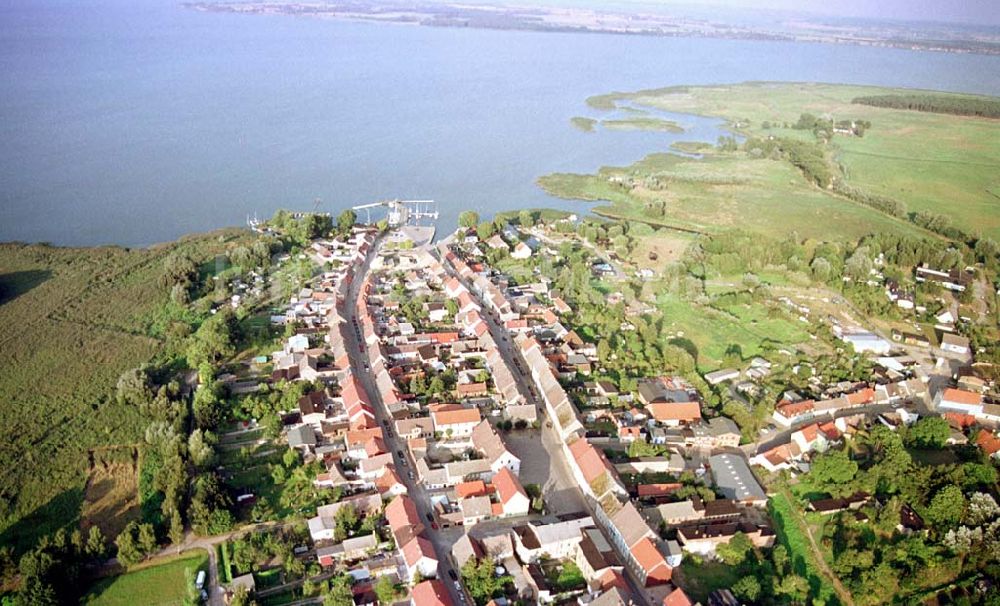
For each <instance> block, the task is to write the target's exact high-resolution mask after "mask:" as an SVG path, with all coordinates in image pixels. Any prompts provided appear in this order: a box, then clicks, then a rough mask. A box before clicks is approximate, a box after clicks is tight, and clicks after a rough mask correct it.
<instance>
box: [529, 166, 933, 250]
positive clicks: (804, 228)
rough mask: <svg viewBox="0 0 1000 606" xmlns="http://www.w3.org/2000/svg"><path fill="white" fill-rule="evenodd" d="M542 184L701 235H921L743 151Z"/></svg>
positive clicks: (557, 177) (558, 177) (618, 213)
mask: <svg viewBox="0 0 1000 606" xmlns="http://www.w3.org/2000/svg"><path fill="white" fill-rule="evenodd" d="M622 179H634V180H635V185H634V186H627V185H622V184H620V183H619V181H620V180H622ZM651 181H655V182H656V183H657V184H658V185H657V186H655V187H654V186H652V185H651V184H650V182H651ZM538 182H539V184H540V185H541V186H542V187H543V188H544V189H545V190H546V191H547V192H549V193H550V194H552V195H555V196H558V197H560V198H567V199H580V200H588V201H606V202H610V203H611V204H610V206H600V207H598V208H597V209H595V211H596V212H598V213H599V214H604V213H606V214H608V215H609V216H615V217H619V218H626V219H632V220H637V221H644V222H648V223H651V224H653V225H663V226H666V227H674V228H678V229H681V230H690V231H695V232H699V233H712V232H717V231H721V230H726V229H733V228H741V229H747V230H751V231H756V232H759V233H762V234H766V235H769V236H779V237H780V236H782V235H785V234H788V233H790V232H793V231H794V232H797V233H798V234H799V235H800V236H802V237H809V238H819V239H831V238H837V239H851V240H855V239H858V238H860V237H861V236H863V235H866V234H868V233H871V232H872V231H876V230H879V231H894V232H902V233H911V234H916V233H923V232H920V230H918V228H916V227H915V226H913V225H911V224H909V223H907V222H905V221H902V220H899V219H894V218H892V217H889V216H887V215H885V214H882V213H880V212H878V211H876V210H873V209H871V208H868V207H865V206H862V205H860V204H857V203H854V202H851V201H850V200H846V199H843V198H840V197H838V196H834V195H831V194H830V193H828V192H826V191H824V190H820V189H818V188H816V187H813V186H811V185H810V184H809V183H807V182H806V180H805V179H804V178H803V177H802V175H801V174H800V172H799V171H798V169H796V168H795V167H794V166H792V165H791V164H789V163H787V162H782V161H777V160H765V159H753V158H750V157H749V156H747V155H746V154H743V153H732V154H721V153H711V154H705V156H704V157H702V158H690V157H684V156H678V155H675V154H662V153H657V154H652V155H650V156H648V157H646V158H645V159H643V160H641V161H639V162H637V163H635V164H633V165H631V166H628V167H617V168H616V167H605V168H602V169H601V170H600V171H599V172H598V173H597V174H596V175H580V174H569V173H557V174H553V175H546V176H544V177H541V178H540V179H539V181H538ZM661 209H662V211H661Z"/></svg>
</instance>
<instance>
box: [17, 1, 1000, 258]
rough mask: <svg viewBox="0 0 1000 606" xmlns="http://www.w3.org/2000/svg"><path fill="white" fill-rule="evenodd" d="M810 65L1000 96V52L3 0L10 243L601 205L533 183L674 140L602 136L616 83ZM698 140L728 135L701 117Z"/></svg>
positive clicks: (142, 239) (756, 75)
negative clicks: (289, 216) (417, 205)
mask: <svg viewBox="0 0 1000 606" xmlns="http://www.w3.org/2000/svg"><path fill="white" fill-rule="evenodd" d="M743 80H809V81H828V82H850V83H867V84H884V85H898V86H913V87H925V88H936V89H944V90H954V91H968V92H978V93H989V94H998V93H1000V57H983V56H975V55H949V54H934V53H916V52H907V51H901V50H887V49H876V48H865V47H855V46H830V45H816V44H792V43H775V42H744V41H728V40H702V39H665V38H644V37H624V36H612V35H587V34H545V33H526V32H500V31H483V30H464V29H435V28H421V27H411V26H401V25H372V24H359V23H344V22H333V21H320V20H311V19H300V18H293V17H286V16H259V15H226V14H206V13H199V12H194V11H190V10H186V9H184V8H182V7H180V6H179V5H177V4H174V3H172V2H151V1H150V0H141V1H139V0H130V1H109V0H88V1H80V0H64V1H56V0H9V1H8V2H4V3H3V6H2V7H0V240H25V241H49V242H53V243H57V244H72V245H78V244H102V243H116V244H124V245H144V244H150V243H153V242H159V241H165V240H170V239H173V238H176V237H177V236H179V235H182V234H184V233H187V232H191V231H204V230H208V229H211V228H215V227H220V226H225V225H238V224H242V223H243V222H244V220H245V217H246V215H247V214H248V213H254V212H256V213H258V214H259V215H260V216H262V217H263V216H267V215H269V214H270V213H271V212H273V210H274V209H276V208H279V207H286V208H295V209H311V208H313V206H314V200H315V199H317V198H319V199H320V200H321V202H320V205H319V208H320V209H321V210H325V211H331V212H337V211H338V210H339V209H341V208H344V207H347V206H351V205H354V204H360V203H366V202H370V201H373V200H376V199H382V198H391V197H407V198H417V197H419V198H434V199H436V200H437V201H438V203H439V209H440V211H441V213H442V217H441V220H440V221H439V227H441V228H442V229H448V228H451V227H453V226H454V224H455V219H456V217H457V215H458V213H459V212H461V211H462V210H465V209H475V210H478V211H479V212H480V213H483V214H484V215H489V214H490V213H492V212H494V211H497V210H502V209H512V208H519V207H524V206H558V207H562V208H584V207H583V206H582V205H580V204H576V203H572V202H562V201H557V200H554V199H552V198H549V197H548V196H546V195H545V194H544V193H543V192H541V191H540V190H539V189H538V188H537V187H536V186H535V184H534V181H535V178H536V177H538V176H539V175H542V174H545V173H548V172H552V171H592V170H594V169H596V168H597V167H599V166H601V165H603V164H622V163H628V162H631V161H634V160H637V159H639V158H641V157H642V156H644V155H645V154H646V153H649V152H651V151H655V150H659V149H665V148H666V146H667V145H668V144H669V143H670V141H671V140H673V139H676V138H677V137H675V136H671V135H666V134H662V133H660V134H656V133H640V132H633V133H623V132H596V133H584V132H581V131H579V130H576V129H574V128H573V127H572V126H570V123H569V119H570V118H571V117H572V116H575V115H585V114H588V113H592V112H589V111H588V108H587V107H586V105H585V104H584V99H585V98H586V97H587V96H589V95H591V94H595V93H602V92H607V91H611V90H634V89H638V88H649V87H659V86H664V85H670V84H698V83H723V82H738V81H743ZM685 122H686V124H687V125H688V126H690V127H692V129H693V132H691V133H689V134H686V135H684V136H682V137H680V138H683V139H691V138H700V139H705V140H711V141H714V139H715V136H716V135H717V130H716V125H714V124H713V123H711V122H709V121H706V120H694V119H690V118H689V119H686V120H685Z"/></svg>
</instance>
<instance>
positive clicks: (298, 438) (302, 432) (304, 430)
mask: <svg viewBox="0 0 1000 606" xmlns="http://www.w3.org/2000/svg"><path fill="white" fill-rule="evenodd" d="M288 445H289V446H291V447H292V448H295V447H296V446H315V445H316V431H315V430H314V429H313V426H312V425H299V426H298V427H293V428H291V429H289V430H288Z"/></svg>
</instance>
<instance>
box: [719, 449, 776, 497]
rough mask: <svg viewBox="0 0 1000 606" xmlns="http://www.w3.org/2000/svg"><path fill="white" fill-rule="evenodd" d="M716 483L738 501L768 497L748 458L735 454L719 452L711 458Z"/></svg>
mask: <svg viewBox="0 0 1000 606" xmlns="http://www.w3.org/2000/svg"><path fill="white" fill-rule="evenodd" d="M709 465H711V466H712V477H714V478H715V485H716V486H717V487H718V489H719V491H720V492H721V493H722V494H723V495H724V496H725V497H726V498H727V499H734V500H737V501H744V500H748V499H749V500H754V501H762V500H765V499H767V494H765V493H764V489H763V488H761V486H760V484H759V483H758V482H757V478H756V477H754V475H753V472H751V471H750V465H749V464H748V463H747V460H746V458H744V457H743V456H740V455H735V454H728V453H727V454H718V455H715V456H713V457H711V458H709Z"/></svg>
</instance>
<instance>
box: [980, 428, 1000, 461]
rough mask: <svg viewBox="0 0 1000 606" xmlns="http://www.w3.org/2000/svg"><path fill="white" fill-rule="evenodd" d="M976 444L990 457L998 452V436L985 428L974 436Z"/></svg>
mask: <svg viewBox="0 0 1000 606" xmlns="http://www.w3.org/2000/svg"><path fill="white" fill-rule="evenodd" d="M976 444H978V445H979V447H980V448H982V449H983V452H985V453H986V454H988V455H989V456H991V457H992V456H993V455H995V454H996V453H998V452H1000V438H998V437H997V436H995V435H993V434H992V433H990V432H989V431H987V430H985V429H982V430H980V431H979V435H978V436H976Z"/></svg>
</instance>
